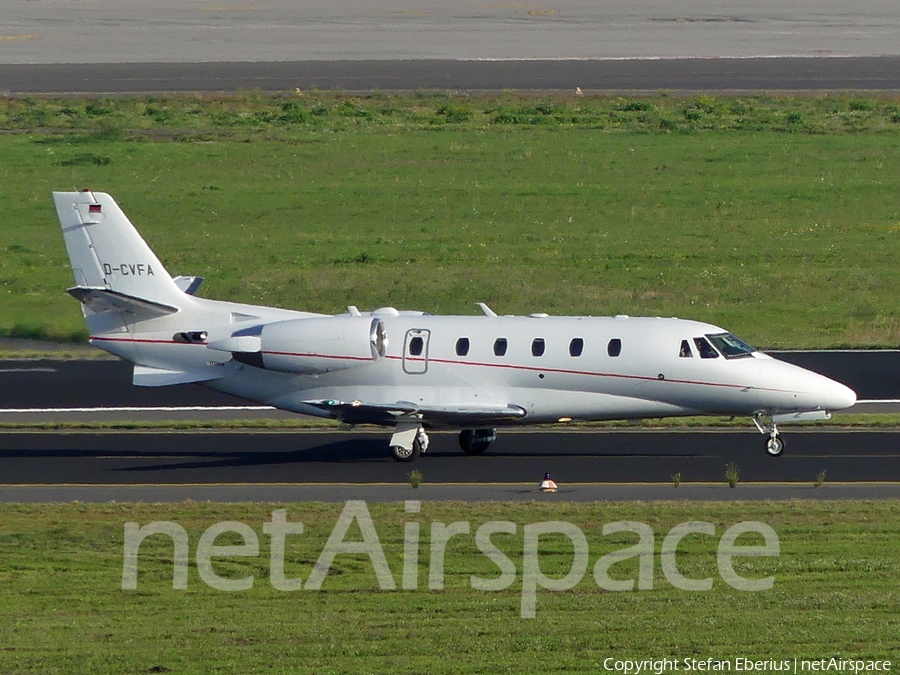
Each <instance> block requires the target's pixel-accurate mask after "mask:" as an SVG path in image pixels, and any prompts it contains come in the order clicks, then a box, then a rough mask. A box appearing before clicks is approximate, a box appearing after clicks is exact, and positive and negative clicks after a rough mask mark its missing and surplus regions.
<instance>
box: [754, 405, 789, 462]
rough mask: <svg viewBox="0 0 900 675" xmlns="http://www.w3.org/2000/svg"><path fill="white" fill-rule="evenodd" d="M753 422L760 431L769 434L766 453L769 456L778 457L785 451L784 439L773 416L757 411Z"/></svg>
mask: <svg viewBox="0 0 900 675" xmlns="http://www.w3.org/2000/svg"><path fill="white" fill-rule="evenodd" d="M753 423H754V424H755V425H756V428H757V429H759V433H761V434H768V436H769V437H768V438H767V439H766V453H767V454H768V455H769V457H778V456H779V455H780V454H781V453H782V452H784V441H783V440H781V438H780V437H779V436H778V427H777V426H776V425H775V421H774V420H773V419H772V417H771V416H768V415H762V414H761V413H757V414H755V415H754V416H753Z"/></svg>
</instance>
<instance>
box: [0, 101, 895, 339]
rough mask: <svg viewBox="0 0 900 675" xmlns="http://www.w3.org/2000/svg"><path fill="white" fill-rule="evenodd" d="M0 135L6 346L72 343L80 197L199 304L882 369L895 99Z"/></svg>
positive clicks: (207, 112) (536, 109)
mask: <svg viewBox="0 0 900 675" xmlns="http://www.w3.org/2000/svg"><path fill="white" fill-rule="evenodd" d="M667 120H668V121H667ZM0 130H6V131H7V132H8V133H6V134H4V135H0V156H2V157H3V158H4V161H3V162H2V163H0V181H2V183H3V184H4V186H6V196H7V210H6V223H7V225H6V226H5V227H4V228H3V231H2V232H0V252H2V264H0V292H5V295H4V302H3V303H2V305H0V333H2V334H5V335H8V336H14V337H15V336H18V337H33V338H41V339H58V340H75V341H77V340H81V339H83V338H84V326H83V323H82V319H81V316H80V312H79V309H78V306H77V303H75V301H74V300H72V299H71V298H68V297H67V296H65V294H64V293H63V289H64V288H66V287H68V286H70V285H71V284H72V278H71V271H70V270H69V267H68V262H67V259H66V256H65V251H64V246H63V244H62V238H61V237H60V236H59V232H58V225H57V223H56V216H55V213H54V212H53V207H52V203H51V202H50V199H49V192H50V191H52V190H59V189H72V188H76V187H77V188H81V187H86V186H89V187H92V188H94V189H98V190H105V191H108V192H110V193H112V194H114V195H115V196H116V198H117V199H118V200H119V201H120V203H121V204H122V205H123V206H124V207H125V209H126V211H127V212H128V213H129V215H130V216H131V217H132V219H133V220H134V221H135V223H136V224H137V225H138V227H139V228H140V230H141V231H142V233H143V234H144V235H145V236H146V237H147V239H148V241H149V243H150V244H151V245H152V246H153V247H154V248H155V249H156V250H157V253H158V254H159V255H160V257H161V259H162V260H163V261H164V262H165V264H166V265H167V267H168V269H169V271H170V272H171V273H173V274H199V275H201V276H204V277H206V278H207V284H206V286H205V288H204V289H203V291H202V292H203V293H204V294H205V295H207V296H208V297H214V298H222V299H233V300H237V301H243V302H250V303H261V304H271V305H277V306H283V307H289V308H296V309H308V310H312V311H320V312H324V313H336V312H341V311H343V310H344V308H345V307H346V306H347V305H349V304H355V305H358V306H360V307H363V308H374V307H379V306H385V305H394V306H399V307H403V308H410V309H422V310H427V311H431V312H433V313H463V314H470V313H473V312H474V311H475V310H474V307H473V303H474V302H476V301H485V302H488V303H489V304H490V305H492V306H493V307H494V308H495V309H496V310H497V311H498V312H500V313H504V314H505V313H516V314H526V313H529V312H533V311H546V312H549V313H551V314H575V315H610V314H631V315H650V316H656V315H659V316H671V315H677V316H681V317H689V318H696V319H699V320H703V321H709V322H711V323H714V324H717V325H720V326H725V327H727V328H729V329H731V330H733V331H734V332H736V333H737V334H739V335H741V336H742V337H744V338H745V339H746V340H748V341H749V342H751V343H753V344H755V345H756V346H759V347H763V348H822V347H864V346H875V347H887V346H896V345H897V344H898V343H900V298H898V295H897V293H896V292H895V288H894V287H895V283H894V279H895V273H894V270H895V267H896V262H897V260H896V257H897V256H896V251H897V237H898V232H900V212H898V210H897V208H896V203H895V200H893V199H889V198H886V195H891V194H896V193H898V192H900V166H898V165H897V162H898V157H900V133H898V132H900V112H898V100H897V99H896V98H878V97H854V96H836V97H823V98H815V97H811V98H778V97H721V98H716V97H695V98H686V99H682V98H675V97H666V96H660V97H655V98H646V99H644V98H629V99H626V98H619V97H608V98H603V97H597V98H594V97H574V96H572V97H532V98H527V97H516V96H511V95H510V96H499V97H484V98H481V97H458V96H449V95H447V94H443V93H427V92H426V93H422V94H420V95H418V96H410V97H395V96H387V95H382V94H378V93H373V94H372V95H371V96H368V97H351V96H342V95H339V94H323V93H320V92H311V93H307V94H306V95H303V96H296V95H290V96H288V95H282V96H264V95H255V94H252V93H250V94H246V95H243V96H235V97H199V98H198V97H193V98H191V97H178V96H172V97H153V98H134V99H131V98H129V99H93V100H90V101H88V100H79V99H33V98H28V99H5V100H2V101H0ZM238 252H240V254H238Z"/></svg>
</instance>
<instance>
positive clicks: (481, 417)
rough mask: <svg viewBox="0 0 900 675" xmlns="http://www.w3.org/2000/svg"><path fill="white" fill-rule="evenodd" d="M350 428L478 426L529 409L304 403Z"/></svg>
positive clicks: (512, 417)
mask: <svg viewBox="0 0 900 675" xmlns="http://www.w3.org/2000/svg"><path fill="white" fill-rule="evenodd" d="M303 403H305V404H306V405H309V406H312V407H314V408H318V409H319V410H323V411H325V412H327V413H328V414H329V415H330V416H331V417H335V418H337V419H339V420H341V421H342V422H347V423H348V424H366V423H368V424H396V423H397V422H405V421H417V422H421V423H424V424H426V425H428V426H438V427H439V426H455V427H458V426H476V425H480V424H490V423H496V422H501V421H505V420H515V419H519V418H521V417H524V416H525V414H526V413H525V409H524V408H522V407H520V406H517V405H513V404H506V405H503V404H498V405H478V406H466V405H456V406H422V405H418V404H416V403H412V402H410V401H397V402H395V403H366V402H364V401H332V400H319V401H303Z"/></svg>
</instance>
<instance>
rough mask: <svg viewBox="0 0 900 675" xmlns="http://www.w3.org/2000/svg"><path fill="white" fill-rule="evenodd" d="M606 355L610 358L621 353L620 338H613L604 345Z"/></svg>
mask: <svg viewBox="0 0 900 675" xmlns="http://www.w3.org/2000/svg"><path fill="white" fill-rule="evenodd" d="M606 353H607V354H609V355H610V356H618V355H619V354H621V353H622V340H621V339H620V338H613V339H612V340H610V341H609V344H608V345H606Z"/></svg>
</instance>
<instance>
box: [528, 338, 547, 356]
mask: <svg viewBox="0 0 900 675" xmlns="http://www.w3.org/2000/svg"><path fill="white" fill-rule="evenodd" d="M546 347H547V345H546V344H545V342H544V338H534V340H532V341H531V355H532V356H543V355H544V349H546Z"/></svg>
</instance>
